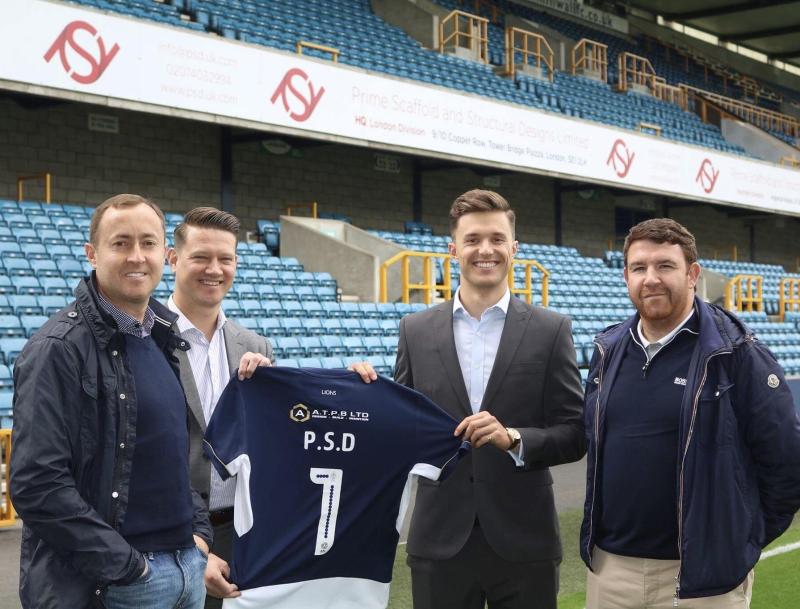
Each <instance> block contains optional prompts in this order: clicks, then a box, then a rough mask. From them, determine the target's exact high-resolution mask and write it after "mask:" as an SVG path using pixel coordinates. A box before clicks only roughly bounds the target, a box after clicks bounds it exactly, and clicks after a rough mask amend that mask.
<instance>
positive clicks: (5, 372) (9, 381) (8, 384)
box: [0, 364, 14, 391]
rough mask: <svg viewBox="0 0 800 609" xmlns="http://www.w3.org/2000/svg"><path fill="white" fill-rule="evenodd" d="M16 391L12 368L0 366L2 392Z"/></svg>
mask: <svg viewBox="0 0 800 609" xmlns="http://www.w3.org/2000/svg"><path fill="white" fill-rule="evenodd" d="M13 390H14V376H13V374H12V373H11V368H9V367H8V366H6V365H5V364H0V391H13Z"/></svg>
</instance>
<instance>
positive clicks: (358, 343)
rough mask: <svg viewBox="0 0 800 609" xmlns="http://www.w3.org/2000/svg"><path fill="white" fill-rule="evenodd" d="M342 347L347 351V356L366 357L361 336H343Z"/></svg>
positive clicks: (365, 349)
mask: <svg viewBox="0 0 800 609" xmlns="http://www.w3.org/2000/svg"><path fill="white" fill-rule="evenodd" d="M342 345H344V347H345V349H347V355H349V356H354V355H362V356H363V355H366V354H367V348H366V347H365V346H364V341H363V339H362V337H361V336H352V335H351V336H344V337H342Z"/></svg>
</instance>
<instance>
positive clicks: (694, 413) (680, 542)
mask: <svg viewBox="0 0 800 609" xmlns="http://www.w3.org/2000/svg"><path fill="white" fill-rule="evenodd" d="M726 353H727V354H730V353H732V351H717V352H716V353H712V354H711V355H709V356H708V357H707V358H706V361H705V363H704V365H703V378H702V379H701V380H700V385H699V386H698V388H697V393H695V396H694V403H693V404H692V418H691V421H690V423H689V434H688V435H687V437H686V445H685V446H684V447H683V456H682V457H681V469H680V474H679V484H678V486H679V488H678V573H677V575H675V595H674V597H673V599H672V606H673V607H677V606H678V595H679V593H680V591H681V569H682V568H683V467H684V464H685V463H686V454H687V453H688V452H689V444H690V443H691V441H692V435H693V433H694V421H695V418H696V417H697V404H698V403H699V402H700V393H701V392H702V391H703V387H704V386H705V384H706V378H707V377H708V363H709V362H710V361H711V359H712V358H714V357H716V356H718V355H725V354H726Z"/></svg>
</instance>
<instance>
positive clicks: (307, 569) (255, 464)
mask: <svg viewBox="0 0 800 609" xmlns="http://www.w3.org/2000/svg"><path fill="white" fill-rule="evenodd" d="M455 427H456V421H455V420H453V419H452V418H451V417H450V416H449V415H448V414H447V413H445V412H444V411H443V410H441V409H440V408H439V407H437V406H436V405H435V404H434V403H433V402H431V401H430V400H428V399H427V398H426V397H425V396H423V395H421V394H420V393H417V392H416V391H413V390H411V389H408V388H406V387H403V386H401V385H398V384H396V383H393V382H391V381H389V380H387V379H384V378H378V380H377V381H374V382H372V383H369V384H366V383H364V382H362V381H361V379H360V377H359V376H358V375H356V374H355V373H352V372H348V371H345V370H319V369H296V368H258V370H257V371H256V373H255V374H254V375H253V377H252V378H251V379H249V380H245V381H239V380H238V379H236V378H235V377H234V379H233V380H231V382H230V383H229V384H228V387H227V388H226V390H225V392H224V393H223V394H222V397H221V398H220V401H219V403H218V404H217V407H216V409H215V411H214V415H213V416H212V418H211V421H210V423H209V425H208V429H207V431H206V452H207V453H208V454H209V456H210V457H211V459H212V462H213V463H214V466H215V467H216V468H217V470H218V471H219V473H220V475H221V476H222V477H223V478H226V477H228V476H233V475H236V476H237V480H236V499H235V503H234V528H235V530H236V533H237V536H238V537H236V538H234V546H233V559H232V564H231V581H233V582H234V583H236V584H237V585H238V586H239V589H240V591H241V592H242V596H241V597H238V598H235V599H226V600H225V604H224V606H225V608H226V609H234V608H236V609H245V608H247V609H250V608H255V607H269V609H314V608H315V607H325V608H326V609H355V608H356V607H357V608H358V609H382V608H385V607H386V605H387V603H388V598H389V582H390V581H391V576H392V563H393V561H394V555H395V550H396V548H397V541H398V532H397V531H398V527H399V526H400V524H401V523H402V520H403V517H404V512H405V508H406V506H407V503H408V496H409V486H410V485H409V484H408V483H409V482H410V480H411V475H412V474H417V475H420V476H424V477H425V478H430V479H431V480H437V479H438V478H439V477H440V475H441V474H442V470H443V469H444V468H445V467H446V468H447V471H449V470H450V469H451V466H452V465H455V462H456V461H457V459H458V457H459V455H460V453H461V452H462V451H461V450H460V447H461V441H460V440H459V439H458V438H456V437H454V436H453V431H454V429H455Z"/></svg>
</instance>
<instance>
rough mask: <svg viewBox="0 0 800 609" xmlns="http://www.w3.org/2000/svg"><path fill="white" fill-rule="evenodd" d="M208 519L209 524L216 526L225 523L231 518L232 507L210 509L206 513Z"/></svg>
mask: <svg viewBox="0 0 800 609" xmlns="http://www.w3.org/2000/svg"><path fill="white" fill-rule="evenodd" d="M208 519H209V520H210V521H211V526H215V527H218V526H220V525H222V524H227V523H229V522H230V521H231V520H233V508H232V507H229V508H222V509H221V510H212V511H211V512H209V513H208Z"/></svg>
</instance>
